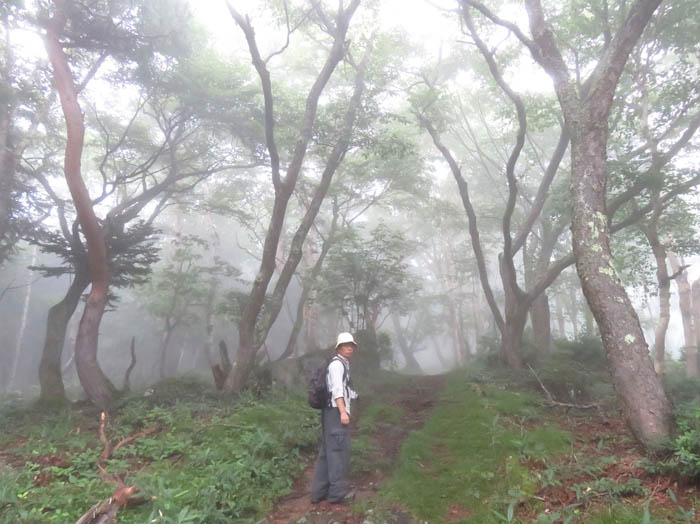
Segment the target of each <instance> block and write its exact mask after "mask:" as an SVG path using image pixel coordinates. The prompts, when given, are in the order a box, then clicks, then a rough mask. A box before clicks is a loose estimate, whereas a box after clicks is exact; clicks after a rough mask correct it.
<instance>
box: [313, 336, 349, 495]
mask: <svg viewBox="0 0 700 524" xmlns="http://www.w3.org/2000/svg"><path fill="white" fill-rule="evenodd" d="M355 349H357V344H356V343H355V340H354V339H353V338H352V335H351V334H350V333H340V334H339V335H338V339H337V342H336V345H335V352H336V354H335V356H334V357H333V358H332V359H331V361H330V362H329V364H328V372H327V373H326V385H327V387H328V393H329V395H328V396H329V399H328V405H327V407H325V408H323V410H322V411H321V428H322V430H321V449H320V451H319V453H318V459H317V461H316V472H315V473H314V479H313V482H312V484H311V502H312V503H317V502H320V501H322V500H324V499H328V501H329V502H331V503H334V504H341V503H344V502H349V501H350V500H352V499H353V498H354V493H352V492H351V491H350V489H349V487H348V481H347V478H346V477H347V475H348V472H349V470H350V427H349V426H350V401H351V400H352V399H355V398H357V393H355V392H354V391H353V390H352V388H351V385H352V384H351V382H350V363H349V360H350V357H352V354H353V353H354V351H355Z"/></svg>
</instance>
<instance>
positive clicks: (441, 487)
mask: <svg viewBox="0 0 700 524" xmlns="http://www.w3.org/2000/svg"><path fill="white" fill-rule="evenodd" d="M537 415H538V410H537V404H536V397H535V396H533V395H532V394H528V393H523V392H511V391H506V390H504V389H500V387H498V386H496V387H494V386H490V385H485V384H482V385H477V384H475V383H473V382H470V381H468V380H465V376H464V374H455V375H453V376H452V378H451V380H450V383H449V385H448V388H447V391H446V392H445V393H444V395H443V398H442V399H441V401H440V402H439V403H438V406H437V407H436V408H435V409H434V411H433V412H432V414H431V415H430V417H429V418H428V420H427V422H426V424H425V426H424V427H423V428H422V429H421V430H420V431H416V432H414V433H413V434H411V435H410V436H409V437H408V438H407V439H406V440H405V441H404V444H403V447H402V449H401V456H400V464H399V466H398V467H397V469H396V470H395V472H394V476H393V477H392V479H391V480H390V481H389V482H388V484H387V485H386V487H385V490H386V494H387V495H388V496H389V497H391V498H393V499H395V500H397V501H399V502H400V503H402V504H403V505H404V506H405V507H406V508H407V509H409V510H410V511H411V512H412V513H414V514H415V515H416V516H417V517H419V518H420V519H422V520H427V521H429V522H443V521H444V520H445V519H446V518H447V516H448V514H450V513H451V512H452V513H453V514H455V515H462V516H463V521H464V522H474V523H490V522H502V521H503V519H506V521H507V519H508V516H509V515H511V516H512V514H513V511H514V510H513V508H514V507H515V505H517V503H518V501H520V500H521V499H524V498H527V497H529V496H530V495H532V494H533V493H534V491H535V488H536V481H535V480H534V478H533V476H532V475H531V473H530V471H528V469H527V468H525V467H524V466H523V465H521V459H522V458H528V457H530V458H541V457H545V456H547V455H548V454H551V453H555V452H558V451H562V450H565V449H566V448H567V447H568V446H569V440H570V437H569V435H568V434H567V433H565V432H563V431H561V430H558V429H556V428H551V427H541V426H535V427H533V423H535V422H536V418H537Z"/></svg>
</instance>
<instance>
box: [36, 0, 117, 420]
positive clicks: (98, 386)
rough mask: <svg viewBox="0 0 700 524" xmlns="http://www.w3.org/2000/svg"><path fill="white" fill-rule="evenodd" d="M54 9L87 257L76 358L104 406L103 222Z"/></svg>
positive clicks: (57, 65)
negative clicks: (85, 168)
mask: <svg viewBox="0 0 700 524" xmlns="http://www.w3.org/2000/svg"><path fill="white" fill-rule="evenodd" d="M54 5H55V8H56V9H55V12H54V14H53V17H52V18H51V20H50V21H49V23H48V25H47V27H46V49H47V52H48V55H49V59H50V61H51V65H52V66H53V73H54V82H55V83H56V89H57V90H58V95H59V98H60V100H61V107H62V109H63V114H64V117H65V120H66V130H67V141H66V154H65V162H64V172H65V176H66V183H67V184H68V188H69V190H70V192H71V197H72V198H73V203H74V204H75V208H76V212H77V214H78V220H79V221H80V225H81V227H82V230H83V232H84V234H85V237H86V240H87V258H88V267H89V269H90V282H91V288H90V293H89V295H88V298H87V303H86V305H85V311H84V313H83V317H82V319H81V320H80V325H79V327H78V337H77V339H76V346H75V363H76V368H77V370H78V376H79V377H80V382H81V383H82V384H83V387H84V388H85V392H86V394H87V396H88V398H89V399H90V400H91V401H92V402H93V403H94V404H96V405H97V406H100V407H102V408H106V407H107V406H108V405H109V403H110V401H111V399H112V396H113V394H114V386H112V385H111V383H110V382H109V380H108V379H107V377H106V376H105V375H104V373H103V372H102V370H101V369H100V366H99V364H98V363H97V339H98V330H99V327H100V320H101V319H102V314H103V313H104V309H105V306H106V304H107V298H108V291H109V278H110V270H109V263H108V255H107V242H106V240H105V231H104V228H103V227H102V226H101V225H100V223H99V222H98V220H97V216H96V215H95V212H94V210H93V208H92V202H91V199H90V194H89V193H88V189H87V187H86V185H85V182H84V180H83V178H82V173H81V156H82V153H83V139H84V135H85V123H84V121H83V114H82V110H81V108H80V105H79V103H78V93H79V92H80V87H79V86H76V84H75V81H74V79H73V74H72V73H71V70H70V66H69V65H68V56H67V55H66V53H65V52H64V50H63V46H62V45H61V42H60V35H61V34H62V33H63V31H64V29H65V26H66V23H67V22H68V13H67V5H66V1H65V0H55V2H54Z"/></svg>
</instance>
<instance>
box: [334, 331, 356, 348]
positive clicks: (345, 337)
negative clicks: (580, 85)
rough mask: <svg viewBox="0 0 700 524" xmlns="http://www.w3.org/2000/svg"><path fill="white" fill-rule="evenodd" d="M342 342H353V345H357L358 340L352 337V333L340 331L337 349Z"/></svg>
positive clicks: (336, 344)
mask: <svg viewBox="0 0 700 524" xmlns="http://www.w3.org/2000/svg"><path fill="white" fill-rule="evenodd" d="M342 344H352V345H353V346H355V347H357V342H355V339H354V338H352V335H351V334H350V333H340V334H339V335H338V340H337V342H336V343H335V349H338V346H340V345H342Z"/></svg>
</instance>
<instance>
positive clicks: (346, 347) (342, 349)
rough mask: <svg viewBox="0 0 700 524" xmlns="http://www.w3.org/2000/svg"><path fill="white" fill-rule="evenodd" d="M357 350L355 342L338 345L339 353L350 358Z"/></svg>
mask: <svg viewBox="0 0 700 524" xmlns="http://www.w3.org/2000/svg"><path fill="white" fill-rule="evenodd" d="M354 351H355V344H341V345H340V346H338V354H339V355H340V356H341V357H345V358H350V357H351V356H352V354H353V352H354Z"/></svg>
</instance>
